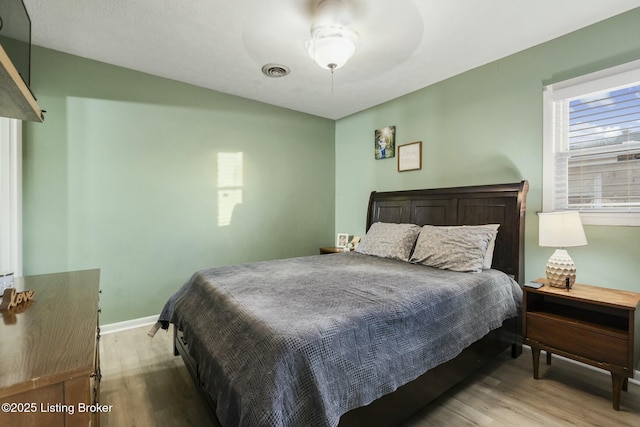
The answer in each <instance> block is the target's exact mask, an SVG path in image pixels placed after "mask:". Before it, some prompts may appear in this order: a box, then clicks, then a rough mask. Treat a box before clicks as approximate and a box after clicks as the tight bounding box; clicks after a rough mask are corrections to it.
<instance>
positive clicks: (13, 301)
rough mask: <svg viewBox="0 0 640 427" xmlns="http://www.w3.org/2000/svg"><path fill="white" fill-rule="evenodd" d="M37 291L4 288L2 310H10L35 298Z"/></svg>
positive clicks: (0, 307) (0, 308)
mask: <svg viewBox="0 0 640 427" xmlns="http://www.w3.org/2000/svg"><path fill="white" fill-rule="evenodd" d="M34 294H35V291H22V292H16V288H8V289H5V290H4V294H3V295H2V304H0V310H9V309H12V308H13V307H16V306H18V305H20V304H22V303H25V302H27V301H31V300H32V299H33V295H34Z"/></svg>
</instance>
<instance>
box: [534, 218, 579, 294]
mask: <svg viewBox="0 0 640 427" xmlns="http://www.w3.org/2000/svg"><path fill="white" fill-rule="evenodd" d="M538 218H539V227H540V233H539V235H538V245H540V246H548V247H554V248H559V249H556V251H555V252H554V253H553V255H551V258H549V261H547V283H548V284H549V286H554V287H558V288H564V287H566V283H567V282H566V280H567V277H568V278H569V287H571V286H573V284H574V283H575V282H576V266H575V264H574V263H573V260H572V259H571V257H570V256H569V253H567V251H566V250H564V248H566V247H570V246H584V245H586V244H587V237H586V236H585V234H584V228H582V221H581V220H580V213H579V212H577V211H573V212H547V213H542V212H541V213H539V214H538Z"/></svg>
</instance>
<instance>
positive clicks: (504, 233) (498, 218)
mask: <svg viewBox="0 0 640 427" xmlns="http://www.w3.org/2000/svg"><path fill="white" fill-rule="evenodd" d="M528 190H529V183H528V182H527V181H521V182H516V183H513V184H496V185H477V186H470V187H452V188H434V189H427V190H407V191H386V192H376V191H374V192H372V193H371V197H370V198H369V210H368V213H367V230H369V227H371V224H373V223H374V222H378V221H380V222H394V223H411V224H417V225H420V226H423V225H426V224H430V225H481V224H500V228H499V229H498V236H497V237H496V248H495V251H494V254H493V264H492V268H495V269H497V270H501V271H504V272H505V273H507V274H509V275H512V276H513V277H514V279H515V280H516V281H517V282H518V283H522V281H523V280H524V214H525V209H526V198H527V191H528Z"/></svg>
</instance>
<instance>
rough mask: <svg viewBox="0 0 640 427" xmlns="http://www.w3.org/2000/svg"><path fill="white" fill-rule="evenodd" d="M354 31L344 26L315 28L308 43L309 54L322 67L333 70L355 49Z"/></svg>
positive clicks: (350, 55)
mask: <svg viewBox="0 0 640 427" xmlns="http://www.w3.org/2000/svg"><path fill="white" fill-rule="evenodd" d="M356 39H357V35H356V34H355V32H353V31H351V30H349V29H346V28H317V29H315V31H314V32H313V34H312V38H311V40H310V41H309V44H308V52H309V56H310V57H311V58H312V59H313V60H314V61H315V62H316V63H317V64H318V65H319V66H321V67H322V68H326V69H327V70H335V69H337V68H340V67H342V66H343V65H344V64H346V63H347V61H348V60H349V59H351V57H352V56H353V54H354V53H355V51H356Z"/></svg>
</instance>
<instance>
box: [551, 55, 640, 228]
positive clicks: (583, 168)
mask: <svg viewBox="0 0 640 427" xmlns="http://www.w3.org/2000/svg"><path fill="white" fill-rule="evenodd" d="M631 65H634V66H637V68H635V69H634V67H630V66H631ZM629 68H631V69H629ZM607 72H608V75H604V76H603V73H602V72H601V73H598V75H596V76H593V75H592V76H585V77H584V78H581V79H575V80H573V81H568V82H561V83H558V84H555V85H552V86H548V87H547V88H545V154H544V162H545V165H544V169H545V172H544V175H545V176H544V184H543V192H544V193H545V194H544V201H545V203H544V204H545V206H543V209H544V210H545V211H559V210H579V211H581V212H582V213H586V214H594V215H592V216H591V217H587V221H586V223H592V224H620V225H640V222H638V223H637V224H636V222H637V219H638V218H640V64H637V63H634V64H628V65H627V66H626V67H624V69H622V70H620V69H611V70H607ZM576 80H577V81H576Z"/></svg>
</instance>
